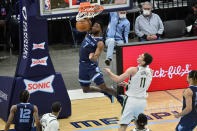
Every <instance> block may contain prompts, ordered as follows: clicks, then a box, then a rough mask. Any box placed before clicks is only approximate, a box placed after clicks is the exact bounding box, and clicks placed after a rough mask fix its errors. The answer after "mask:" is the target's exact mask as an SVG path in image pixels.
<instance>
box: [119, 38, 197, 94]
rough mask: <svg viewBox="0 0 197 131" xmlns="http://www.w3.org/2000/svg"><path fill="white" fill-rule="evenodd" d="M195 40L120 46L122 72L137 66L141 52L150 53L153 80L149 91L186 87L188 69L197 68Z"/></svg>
mask: <svg viewBox="0 0 197 131" xmlns="http://www.w3.org/2000/svg"><path fill="white" fill-rule="evenodd" d="M196 43H197V40H191V41H180V42H169V43H160V44H147V45H135V46H125V47H122V55H123V56H122V57H123V72H124V71H125V70H126V69H127V68H129V67H130V66H137V65H138V63H137V58H138V57H139V55H140V54H142V53H145V52H147V53H150V54H151V55H152V56H153V62H152V64H150V68H151V69H152V70H153V81H152V84H151V86H150V88H149V91H158V90H167V89H177V88H186V87H187V86H188V84H187V81H186V77H187V74H188V72H189V71H190V70H192V69H197V54H196V52H195V49H197V44H196Z"/></svg>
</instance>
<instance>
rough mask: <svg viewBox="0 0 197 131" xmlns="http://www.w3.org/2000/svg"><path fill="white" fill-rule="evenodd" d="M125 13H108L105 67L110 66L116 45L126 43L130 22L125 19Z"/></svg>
mask: <svg viewBox="0 0 197 131" xmlns="http://www.w3.org/2000/svg"><path fill="white" fill-rule="evenodd" d="M126 13H127V12H126V11H119V12H110V22H109V25H108V28H107V31H106V41H105V44H106V46H107V56H106V60H105V64H106V65H108V66H109V65H110V62H111V61H112V57H113V51H114V47H115V46H116V44H124V43H128V35H129V32H130V22H129V21H128V19H127V18H126Z"/></svg>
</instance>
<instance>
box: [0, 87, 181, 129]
mask: <svg viewBox="0 0 197 131" xmlns="http://www.w3.org/2000/svg"><path fill="white" fill-rule="evenodd" d="M183 90H184V89H177V90H168V91H157V92H149V97H148V106H147V107H146V111H145V113H146V114H147V115H148V116H149V124H148V128H150V129H152V130H153V131H174V129H175V127H176V125H177V123H178V121H179V119H176V118H174V116H173V112H175V111H180V110H181V108H182V92H183ZM120 113H121V106H120V104H119V103H118V102H117V101H115V103H113V104H111V103H110V101H109V99H108V98H106V97H100V98H90V99H82V100H72V116H71V117H69V118H67V119H60V120H59V122H60V130H61V131H74V130H79V131H93V130H94V131H117V130H118V127H119V125H118V120H119V118H120ZM4 125H5V123H4V122H3V121H2V120H0V130H2V129H3V128H4ZM133 128H134V126H133V123H131V124H130V126H129V128H128V129H127V130H128V131H129V130H131V129H133Z"/></svg>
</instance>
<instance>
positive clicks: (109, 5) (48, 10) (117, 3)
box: [39, 0, 133, 18]
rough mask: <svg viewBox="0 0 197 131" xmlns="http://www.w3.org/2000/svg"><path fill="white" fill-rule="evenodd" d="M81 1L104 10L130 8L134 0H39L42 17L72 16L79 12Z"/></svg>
mask: <svg viewBox="0 0 197 131" xmlns="http://www.w3.org/2000/svg"><path fill="white" fill-rule="evenodd" d="M81 2H90V3H91V4H93V5H95V4H99V5H102V6H103V7H104V12H110V11H118V10H128V9H131V8H132V5H133V2H132V0H39V6H40V16H41V17H47V18H48V17H57V16H71V15H76V14H77V13H78V7H79V5H80V3H81Z"/></svg>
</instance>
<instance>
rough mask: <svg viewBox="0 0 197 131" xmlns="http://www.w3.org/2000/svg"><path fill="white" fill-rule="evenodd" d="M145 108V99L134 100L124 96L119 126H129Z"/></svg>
mask: <svg viewBox="0 0 197 131" xmlns="http://www.w3.org/2000/svg"><path fill="white" fill-rule="evenodd" d="M145 107H146V98H136V97H132V96H126V98H125V101H124V105H123V109H122V116H121V119H120V124H126V125H128V124H130V122H131V121H133V120H136V119H137V118H138V115H139V114H140V113H144V110H145Z"/></svg>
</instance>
